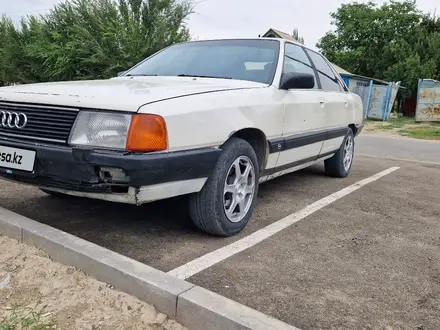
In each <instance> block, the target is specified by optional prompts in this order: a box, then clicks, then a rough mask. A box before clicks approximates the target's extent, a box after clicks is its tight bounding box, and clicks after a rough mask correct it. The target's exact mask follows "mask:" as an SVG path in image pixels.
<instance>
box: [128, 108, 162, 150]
mask: <svg viewBox="0 0 440 330" xmlns="http://www.w3.org/2000/svg"><path fill="white" fill-rule="evenodd" d="M126 149H127V150H130V151H160V150H166V149H167V129H166V125H165V120H164V119H163V118H162V117H161V116H157V115H151V114H136V115H133V118H132V119H131V124H130V129H129V131H128V137H127V145H126Z"/></svg>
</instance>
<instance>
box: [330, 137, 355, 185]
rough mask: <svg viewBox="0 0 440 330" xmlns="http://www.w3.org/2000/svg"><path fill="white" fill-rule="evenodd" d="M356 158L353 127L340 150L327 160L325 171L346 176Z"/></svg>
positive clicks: (340, 176)
mask: <svg viewBox="0 0 440 330" xmlns="http://www.w3.org/2000/svg"><path fill="white" fill-rule="evenodd" d="M353 158H354V135H353V131H352V130H351V129H349V130H348V133H347V135H346V136H345V138H344V141H343V142H342V145H341V147H340V148H339V150H338V152H337V153H336V154H335V155H334V156H333V157H332V158H329V159H327V160H325V162H324V164H325V171H326V173H327V174H329V175H331V176H333V177H336V178H345V177H347V176H348V174H349V173H350V170H351V166H352V165H353Z"/></svg>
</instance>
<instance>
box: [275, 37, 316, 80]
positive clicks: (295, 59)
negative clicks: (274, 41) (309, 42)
mask: <svg viewBox="0 0 440 330" xmlns="http://www.w3.org/2000/svg"><path fill="white" fill-rule="evenodd" d="M295 72H298V73H309V74H312V75H313V76H314V77H315V87H314V88H318V83H317V81H316V76H315V70H314V69H313V67H312V64H311V63H310V60H309V58H308V57H307V55H306V53H305V52H304V50H303V49H302V48H301V47H299V46H296V45H294V44H288V43H286V45H285V53H284V67H283V73H295Z"/></svg>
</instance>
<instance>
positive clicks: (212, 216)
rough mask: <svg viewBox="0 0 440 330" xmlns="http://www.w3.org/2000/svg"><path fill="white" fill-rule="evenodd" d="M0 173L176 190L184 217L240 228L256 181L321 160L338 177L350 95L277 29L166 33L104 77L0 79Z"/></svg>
mask: <svg viewBox="0 0 440 330" xmlns="http://www.w3.org/2000/svg"><path fill="white" fill-rule="evenodd" d="M0 120H1V121H0V123H1V124H0V177H2V178H4V179H8V180H12V181H16V182H21V183H24V184H30V185H34V186H37V187H39V188H40V189H42V190H43V191H45V192H46V193H48V194H50V195H55V196H65V195H74V196H81V197H88V198H95V199H102V200H106V201H113V202H120V203H129V204H135V205H141V204H143V203H147V202H152V201H155V200H159V199H165V198H170V197H174V196H179V195H186V194H189V195H190V198H189V210H190V215H191V217H192V220H193V221H194V224H195V225H196V226H197V227H198V228H199V229H201V230H203V231H205V232H207V233H210V234H214V235H219V236H231V235H234V234H237V233H238V232H240V231H241V230H242V229H243V228H244V227H245V226H246V224H247V222H248V221H249V219H250V217H251V215H252V211H253V210H254V208H255V204H256V202H257V193H258V185H259V184H260V183H261V182H264V181H267V180H271V179H273V178H276V177H279V176H281V175H284V174H286V173H290V172H293V171H297V170H300V169H302V168H305V167H307V166H310V165H312V164H315V163H317V162H321V161H324V163H325V171H326V172H327V173H328V174H329V175H331V176H334V177H339V178H343V177H346V176H347V175H348V174H349V172H350V169H351V166H352V162H353V154H354V137H355V136H356V135H358V134H359V133H360V132H361V130H362V127H363V124H362V122H363V109H362V102H361V99H360V97H359V96H358V95H355V94H352V93H350V92H349V91H348V89H347V87H346V85H345V84H344V82H343V81H342V80H341V77H340V76H339V75H338V74H337V73H336V72H335V70H334V69H333V67H332V65H331V64H330V63H329V62H328V61H327V60H326V59H325V58H324V57H323V56H322V55H320V54H319V53H317V52H315V51H313V50H311V49H308V48H306V47H304V46H303V45H300V44H296V43H292V42H290V41H287V40H283V39H271V38H256V39H228V40H210V41H197V42H189V43H183V44H175V45H172V46H170V47H168V48H165V49H163V50H161V51H160V52H158V53H156V54H154V55H152V56H150V57H149V58H147V59H145V60H144V61H142V62H140V63H139V64H137V65H136V66H134V67H133V68H131V69H129V70H127V71H125V72H124V73H122V74H121V75H120V76H118V77H115V78H112V79H107V80H92V81H70V82H56V83H38V84H28V85H17V86H10V87H3V88H0Z"/></svg>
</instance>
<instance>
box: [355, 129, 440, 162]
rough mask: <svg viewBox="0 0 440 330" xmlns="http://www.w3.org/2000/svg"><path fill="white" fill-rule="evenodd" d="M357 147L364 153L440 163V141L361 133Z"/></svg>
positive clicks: (357, 140) (380, 156) (381, 156)
mask: <svg viewBox="0 0 440 330" xmlns="http://www.w3.org/2000/svg"><path fill="white" fill-rule="evenodd" d="M356 147H357V152H358V153H360V154H362V155H369V156H374V157H379V158H400V159H407V160H414V161H423V162H434V163H439V164H440V141H424V140H416V139H405V138H387V137H378V136H368V135H360V136H359V137H358V138H357V139H356Z"/></svg>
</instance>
